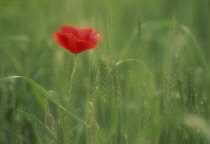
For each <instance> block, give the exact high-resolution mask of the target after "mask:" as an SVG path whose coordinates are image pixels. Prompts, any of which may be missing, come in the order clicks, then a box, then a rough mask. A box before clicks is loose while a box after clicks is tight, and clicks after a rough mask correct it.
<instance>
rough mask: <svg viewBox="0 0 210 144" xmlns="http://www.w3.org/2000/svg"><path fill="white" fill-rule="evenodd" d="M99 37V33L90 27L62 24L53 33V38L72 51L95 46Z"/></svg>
mask: <svg viewBox="0 0 210 144" xmlns="http://www.w3.org/2000/svg"><path fill="white" fill-rule="evenodd" d="M100 39H101V36H100V34H98V33H97V32H95V31H93V30H92V29H80V28H75V27H71V26H62V27H61V32H56V33H55V34H54V40H55V41H56V42H57V43H58V44H59V45H61V46H62V47H64V48H65V49H67V50H69V51H70V52H72V53H75V54H77V53H80V52H82V51H85V50H88V49H92V48H95V46H96V44H97V43H98V42H99V40H100Z"/></svg>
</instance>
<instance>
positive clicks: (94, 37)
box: [89, 30, 101, 45]
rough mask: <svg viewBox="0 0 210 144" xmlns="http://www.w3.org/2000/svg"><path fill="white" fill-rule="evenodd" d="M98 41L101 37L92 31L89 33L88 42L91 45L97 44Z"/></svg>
mask: <svg viewBox="0 0 210 144" xmlns="http://www.w3.org/2000/svg"><path fill="white" fill-rule="evenodd" d="M100 39H101V35H100V34H98V33H97V32H95V31H93V30H92V31H91V33H90V37H89V41H90V42H91V43H92V44H93V45H96V44H97V43H98V42H99V40H100Z"/></svg>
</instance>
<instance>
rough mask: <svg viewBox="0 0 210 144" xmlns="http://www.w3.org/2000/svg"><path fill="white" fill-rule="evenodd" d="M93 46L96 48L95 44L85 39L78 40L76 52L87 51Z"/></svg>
mask: <svg viewBox="0 0 210 144" xmlns="http://www.w3.org/2000/svg"><path fill="white" fill-rule="evenodd" d="M91 48H95V46H94V45H93V44H92V43H91V42H88V41H85V40H77V42H76V49H75V51H74V52H75V53H80V52H82V51H85V50H87V49H91Z"/></svg>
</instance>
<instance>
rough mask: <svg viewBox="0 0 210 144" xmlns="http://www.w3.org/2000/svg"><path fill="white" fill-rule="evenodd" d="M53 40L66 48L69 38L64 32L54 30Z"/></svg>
mask: <svg viewBox="0 0 210 144" xmlns="http://www.w3.org/2000/svg"><path fill="white" fill-rule="evenodd" d="M54 40H55V41H56V42H57V43H58V44H59V45H60V46H62V47H64V48H66V49H68V46H69V40H68V38H67V37H66V35H65V34H63V33H62V32H56V33H55V34H54Z"/></svg>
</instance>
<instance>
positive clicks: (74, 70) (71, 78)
mask: <svg viewBox="0 0 210 144" xmlns="http://www.w3.org/2000/svg"><path fill="white" fill-rule="evenodd" d="M76 70H77V55H76V54H75V57H74V67H73V70H72V73H71V76H70V86H69V96H70V99H71V91H72V88H73V78H74V75H75V72H76Z"/></svg>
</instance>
